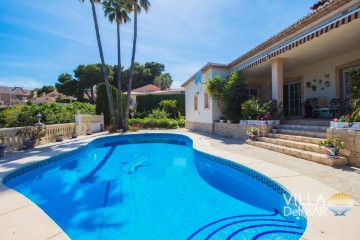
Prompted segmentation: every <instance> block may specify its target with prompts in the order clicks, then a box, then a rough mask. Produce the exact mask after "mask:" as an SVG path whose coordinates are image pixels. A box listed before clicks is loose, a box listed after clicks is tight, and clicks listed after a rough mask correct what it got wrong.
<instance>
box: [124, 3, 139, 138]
mask: <svg viewBox="0 0 360 240" xmlns="http://www.w3.org/2000/svg"><path fill="white" fill-rule="evenodd" d="M134 8H135V9H134V42H133V49H132V56H131V67H130V76H129V84H128V90H127V95H126V105H125V116H124V119H125V123H124V131H128V130H129V110H130V95H131V88H132V81H133V76H134V62H135V53H136V38H137V9H136V2H135V3H134Z"/></svg>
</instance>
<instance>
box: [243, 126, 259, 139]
mask: <svg viewBox="0 0 360 240" xmlns="http://www.w3.org/2000/svg"><path fill="white" fill-rule="evenodd" d="M246 134H247V135H248V136H249V139H250V140H251V141H256V139H257V136H259V135H260V130H259V128H257V127H249V128H248V129H247V130H246Z"/></svg>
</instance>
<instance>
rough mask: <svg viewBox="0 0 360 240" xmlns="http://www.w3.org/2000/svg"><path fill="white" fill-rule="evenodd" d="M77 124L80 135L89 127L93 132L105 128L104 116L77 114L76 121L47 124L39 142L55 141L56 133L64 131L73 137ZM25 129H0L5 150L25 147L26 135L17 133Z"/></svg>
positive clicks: (66, 135) (65, 134)
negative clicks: (24, 139)
mask: <svg viewBox="0 0 360 240" xmlns="http://www.w3.org/2000/svg"><path fill="white" fill-rule="evenodd" d="M75 124H76V133H77V134H78V135H84V134H85V131H86V130H87V128H88V127H89V128H90V130H91V131H92V132H93V133H95V132H100V131H103V130H104V116H103V115H82V114H76V115H75V123H63V124H52V125H45V129H46V134H45V136H44V137H42V138H40V139H38V140H37V142H38V144H45V143H49V142H54V141H55V139H56V134H57V133H59V132H63V133H64V137H65V138H71V134H72V133H73V132H74V125H75ZM25 129H26V127H15V128H1V129H0V136H2V137H3V138H4V140H3V141H2V142H1V144H3V145H6V149H5V151H7V152H9V151H16V150H19V149H23V148H24V143H23V138H24V137H23V136H22V135H21V134H17V133H18V132H19V131H20V132H24V131H25Z"/></svg>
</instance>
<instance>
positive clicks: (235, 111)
mask: <svg viewBox="0 0 360 240" xmlns="http://www.w3.org/2000/svg"><path fill="white" fill-rule="evenodd" d="M206 89H207V90H208V92H209V94H210V95H211V96H212V97H213V99H215V101H216V102H217V103H218V105H219V108H220V111H221V113H222V114H224V115H225V116H226V117H227V118H228V119H230V120H231V121H232V122H238V121H239V120H240V116H241V107H240V106H241V103H242V101H243V100H244V90H245V79H244V77H243V75H242V74H241V73H239V72H234V73H232V74H231V75H230V76H229V79H228V80H225V79H223V78H220V77H219V76H215V77H214V78H212V79H209V80H208V81H207V82H206Z"/></svg>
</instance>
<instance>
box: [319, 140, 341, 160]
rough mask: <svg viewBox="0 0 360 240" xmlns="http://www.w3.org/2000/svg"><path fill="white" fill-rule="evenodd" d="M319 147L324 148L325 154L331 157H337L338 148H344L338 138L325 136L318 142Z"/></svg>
mask: <svg viewBox="0 0 360 240" xmlns="http://www.w3.org/2000/svg"><path fill="white" fill-rule="evenodd" d="M319 146H320V147H325V148H326V155H327V156H328V157H331V158H337V156H338V155H339V149H342V148H344V145H343V143H342V142H341V139H340V138H325V139H323V140H321V141H320V142H319Z"/></svg>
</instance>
